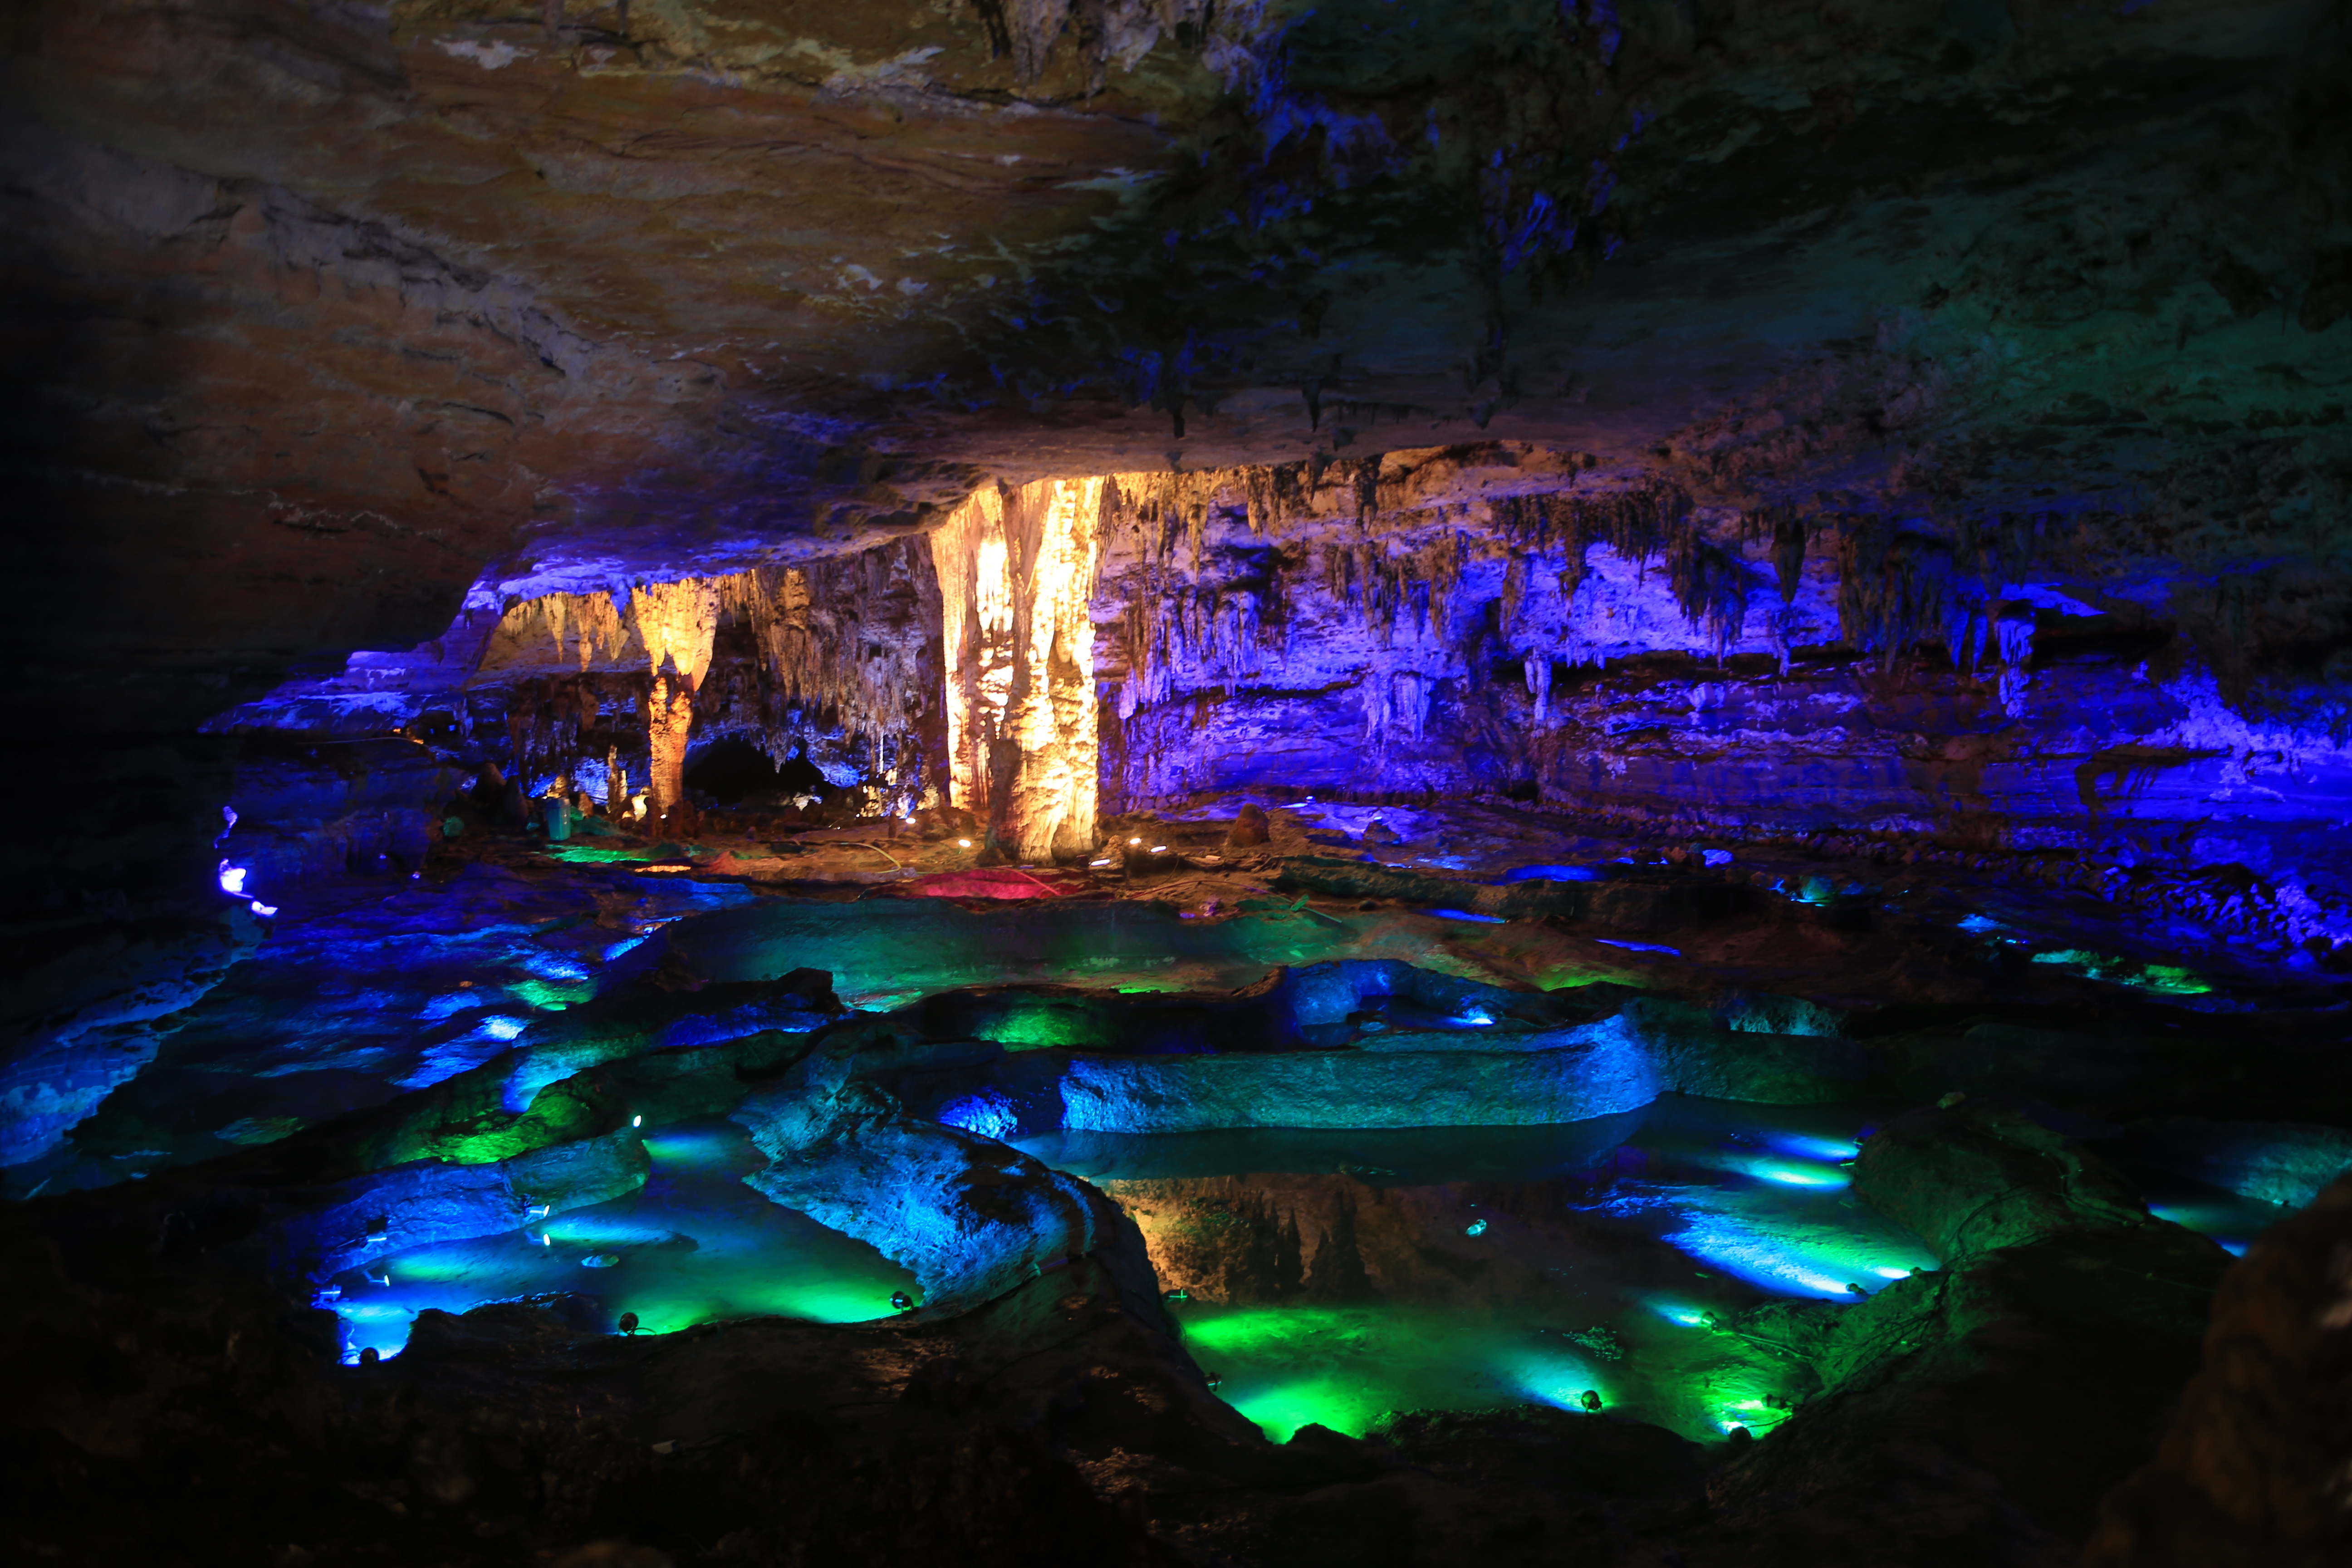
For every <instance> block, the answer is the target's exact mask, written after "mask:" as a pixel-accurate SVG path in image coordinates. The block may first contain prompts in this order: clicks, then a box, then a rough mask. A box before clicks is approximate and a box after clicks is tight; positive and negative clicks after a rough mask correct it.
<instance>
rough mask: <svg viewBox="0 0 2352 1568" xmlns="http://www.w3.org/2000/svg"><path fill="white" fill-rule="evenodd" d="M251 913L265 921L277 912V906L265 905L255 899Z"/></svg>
mask: <svg viewBox="0 0 2352 1568" xmlns="http://www.w3.org/2000/svg"><path fill="white" fill-rule="evenodd" d="M253 912H254V913H255V914H257V915H259V916H261V917H262V918H263V919H264V920H267V919H268V918H269V917H270V916H271V915H274V914H276V913H277V912H278V906H277V905H276V904H265V903H263V902H262V901H261V900H259V899H256V900H253Z"/></svg>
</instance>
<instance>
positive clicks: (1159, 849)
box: [1151, 844, 1168, 855]
mask: <svg viewBox="0 0 2352 1568" xmlns="http://www.w3.org/2000/svg"><path fill="white" fill-rule="evenodd" d="M1151 852H1152V853H1153V854H1154V855H1165V854H1167V853H1168V846H1166V845H1165V844H1155V845H1153V846H1152V847H1151Z"/></svg>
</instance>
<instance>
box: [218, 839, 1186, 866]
mask: <svg viewBox="0 0 2352 1568" xmlns="http://www.w3.org/2000/svg"><path fill="white" fill-rule="evenodd" d="M1142 842H1143V840H1142V839H1140V838H1130V839H1129V840H1128V843H1129V845H1130V846H1132V845H1137V844H1140V843H1142ZM240 875H242V873H240Z"/></svg>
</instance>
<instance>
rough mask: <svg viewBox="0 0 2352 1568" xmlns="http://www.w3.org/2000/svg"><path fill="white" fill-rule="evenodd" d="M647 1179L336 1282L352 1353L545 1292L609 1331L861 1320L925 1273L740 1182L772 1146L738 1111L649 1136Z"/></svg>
mask: <svg viewBox="0 0 2352 1568" xmlns="http://www.w3.org/2000/svg"><path fill="white" fill-rule="evenodd" d="M646 1152H649V1153H650V1154H651V1155H652V1156H653V1174H652V1176H651V1178H650V1179H649V1180H648V1181H647V1182H646V1185H645V1187H644V1189H643V1190H641V1191H639V1192H637V1193H635V1194H631V1195H629V1196H627V1197H624V1198H616V1199H614V1200H613V1201H611V1202H609V1203H604V1204H599V1205H595V1206H594V1207H593V1208H584V1209H580V1210H576V1211H574V1212H572V1213H569V1214H562V1215H555V1216H554V1217H553V1218H552V1220H550V1221H534V1222H533V1223H532V1224H531V1225H530V1226H529V1227H528V1228H527V1229H524V1230H518V1231H513V1232H509V1233H507V1234H505V1235H501V1236H494V1237H481V1238H479V1239H477V1240H472V1241H457V1242H445V1243H440V1244H437V1245H435V1246H430V1247H416V1248H414V1249H412V1250H410V1251H407V1252H403V1253H396V1254H394V1255H393V1256H392V1257H391V1258H386V1259H384V1260H383V1261H382V1262H381V1263H377V1264H372V1265H370V1266H368V1267H367V1268H364V1269H355V1270H352V1271H351V1272H349V1273H347V1274H344V1275H342V1276H341V1277H340V1278H338V1279H335V1280H334V1281H333V1282H332V1284H331V1287H330V1289H333V1290H338V1291H340V1292H341V1294H340V1296H337V1297H334V1298H332V1299H331V1300H328V1301H326V1302H325V1303H324V1304H326V1305H329V1306H331V1307H332V1308H333V1309H334V1310H335V1312H336V1315H337V1316H338V1317H339V1318H341V1320H342V1322H343V1325H344V1347H343V1349H344V1355H345V1358H346V1359H352V1358H355V1357H356V1356H357V1355H358V1353H359V1352H360V1351H361V1350H362V1348H364V1347H368V1346H373V1347H374V1348H375V1350H376V1351H377V1352H378V1353H380V1354H384V1355H391V1354H396V1353H397V1352H399V1350H400V1348H401V1347H402V1346H403V1345H404V1344H406V1343H407V1341H408V1329H409V1325H410V1323H411V1322H413V1321H415V1317H416V1314H417V1313H418V1312H419V1311H421V1310H425V1309H426V1308H439V1309H440V1310H444V1311H450V1312H463V1311H466V1310H469V1309H471V1308H473V1307H477V1306H480V1305H482V1304H484V1303H486V1302H490V1301H511V1300H534V1301H538V1302H540V1303H541V1304H543V1305H546V1306H547V1307H549V1308H550V1309H551V1310H554V1311H556V1312H557V1313H558V1314H559V1315H560V1316H562V1318H563V1319H564V1320H565V1321H567V1322H569V1323H571V1324H572V1326H573V1327H575V1328H579V1329H583V1330H590V1331H598V1332H611V1331H614V1329H615V1327H616V1326H617V1325H618V1323H619V1321H620V1318H621V1315H622V1314H623V1313H625V1312H634V1313H635V1314H636V1316H637V1320H638V1323H639V1327H640V1331H643V1332H647V1333H667V1332H670V1331H675V1330H678V1329H683V1328H690V1327H692V1326H693V1325H694V1324H696V1323H701V1322H709V1321H714V1320H719V1319H725V1318H746V1317H761V1316H770V1315H773V1316H781V1317H789V1318H800V1319H804V1320H807V1321H814V1322H824V1323H844V1322H856V1321H863V1320H866V1319H869V1318H881V1317H887V1316H889V1315H890V1314H891V1313H892V1311H893V1310H894V1309H893V1308H892V1306H891V1304H890V1298H891V1295H892V1293H893V1292H896V1291H905V1292H907V1293H908V1295H909V1296H915V1297H919V1288H918V1287H917V1285H916V1283H915V1279H914V1276H913V1275H911V1274H909V1273H908V1271H907V1270H905V1269H904V1268H900V1267H898V1265H897V1264H895V1263H893V1262H891V1261H890V1260H889V1259H888V1258H885V1257H883V1256H882V1254H881V1253H879V1252H878V1251H877V1250H875V1248H874V1247H871V1246H869V1245H868V1244H866V1243H865V1242H862V1241H858V1240H856V1239H854V1238H852V1237H846V1236H844V1235H842V1234H841V1233H840V1232H838V1231H835V1230H830V1229H827V1228H826V1227H825V1226H822V1225H820V1224H818V1223H817V1222H816V1221H815V1220H813V1219H811V1218H809V1217H808V1216H807V1215H803V1214H797V1213H795V1212H793V1211H792V1210H790V1209H785V1208H780V1207H778V1206H777V1205H774V1204H772V1203H771V1202H769V1201H768V1200H767V1199H766V1198H764V1197H762V1196H761V1194H759V1193H757V1192H755V1191H753V1190H752V1189H751V1188H750V1187H747V1186H745V1185H744V1184H742V1181H741V1177H742V1176H743V1175H744V1173H747V1172H750V1171H753V1170H757V1169H759V1168H760V1167H761V1166H762V1165H764V1164H765V1163H767V1161H766V1157H765V1156H763V1155H761V1153H760V1152H758V1151H757V1150H756V1149H754V1148H753V1147H752V1146H751V1139H750V1137H749V1135H747V1134H746V1133H745V1132H744V1131H743V1130H742V1129H741V1128H740V1127H737V1126H736V1125H734V1124H733V1123H732V1122H729V1121H719V1120H717V1119H710V1120H708V1121H697V1122H685V1123H680V1124H678V1125H677V1126H674V1127H669V1128H665V1129H663V1130H661V1131H659V1132H657V1133H655V1134H652V1135H649V1136H648V1137H647V1138H646Z"/></svg>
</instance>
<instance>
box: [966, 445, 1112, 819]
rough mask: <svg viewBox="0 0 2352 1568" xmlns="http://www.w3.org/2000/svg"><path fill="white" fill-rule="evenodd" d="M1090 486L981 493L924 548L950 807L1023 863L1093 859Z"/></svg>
mask: <svg viewBox="0 0 2352 1568" xmlns="http://www.w3.org/2000/svg"><path fill="white" fill-rule="evenodd" d="M1102 488H1103V481H1102V480H1101V479H1051V480H1040V481H1038V482H1036V483H1034V484H1030V485H1025V486H1024V487H1022V488H1021V489H1017V490H996V489H983V490H982V491H980V492H979V493H978V494H976V495H974V496H973V497H972V498H971V500H969V501H967V502H965V503H964V505H963V506H962V507H961V508H959V509H958V510H956V512H955V513H954V515H953V516H951V517H950V519H949V520H948V521H947V522H946V524H945V525H943V526H942V527H941V528H940V530H939V531H937V532H935V533H933V534H932V536H931V553H932V559H933V561H934V562H935V563H936V564H937V566H938V570H939V579H940V599H941V608H942V626H941V631H942V634H943V635H942V638H941V640H942V643H943V646H944V647H945V648H946V650H947V681H946V685H947V710H948V749H949V767H950V800H951V803H952V804H953V805H960V806H963V807H966V808H968V809H970V810H971V811H972V812H974V813H975V814H978V815H980V816H982V817H983V818H984V820H985V821H986V822H987V824H988V837H989V842H990V844H991V845H992V847H995V848H997V849H998V850H1000V851H1002V852H1003V853H1006V854H1010V855H1013V856H1016V857H1017V858H1021V859H1023V860H1042V859H1045V858H1048V857H1050V856H1053V855H1055V854H1062V855H1076V854H1084V853H1086V852H1087V851H1090V850H1091V849H1092V848H1093V847H1094V839H1095V790H1096V771H1097V766H1098V752H1099V747H1098V744H1097V733H1096V720H1097V715H1096V703H1095V682H1094V640H1095V634H1094V623H1093V621H1092V618H1091V617H1090V616H1089V615H1088V613H1087V602H1088V600H1089V599H1090V598H1091V597H1092V595H1093V593H1094V578H1095V565H1096V560H1097V537H1096V536H1097V522H1098V521H1099V516H1098V514H1099V513H1100V511H1101V509H1102Z"/></svg>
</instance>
